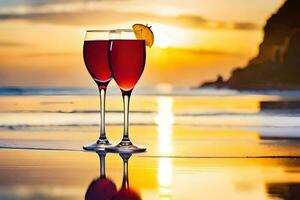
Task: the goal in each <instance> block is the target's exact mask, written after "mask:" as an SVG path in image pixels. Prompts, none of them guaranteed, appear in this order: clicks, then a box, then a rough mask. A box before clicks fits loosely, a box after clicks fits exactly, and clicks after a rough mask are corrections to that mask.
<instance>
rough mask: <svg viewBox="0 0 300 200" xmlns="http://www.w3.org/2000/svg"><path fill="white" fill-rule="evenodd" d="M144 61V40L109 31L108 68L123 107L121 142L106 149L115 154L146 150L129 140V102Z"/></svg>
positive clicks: (130, 33)
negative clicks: (116, 85)
mask: <svg viewBox="0 0 300 200" xmlns="http://www.w3.org/2000/svg"><path fill="white" fill-rule="evenodd" d="M141 31H142V30H141ZM145 59H146V49H145V40H139V39H136V37H135V32H134V31H133V30H131V29H116V30H111V31H110V48H109V64H110V65H109V66H110V69H111V72H112V75H113V78H114V79H115V81H116V83H117V84H118V86H119V87H120V89H121V92H122V97H123V106H124V132H123V139H122V141H121V142H120V143H119V144H117V145H115V146H109V147H106V148H105V150H106V151H109V152H115V153H135V152H144V151H146V148H143V147H138V146H135V145H133V144H132V142H131V141H130V139H129V127H128V126H129V102H130V96H131V93H132V90H133V88H134V86H135V85H136V83H137V82H138V80H139V78H140V77H141V75H142V73H143V71H144V65H145Z"/></svg>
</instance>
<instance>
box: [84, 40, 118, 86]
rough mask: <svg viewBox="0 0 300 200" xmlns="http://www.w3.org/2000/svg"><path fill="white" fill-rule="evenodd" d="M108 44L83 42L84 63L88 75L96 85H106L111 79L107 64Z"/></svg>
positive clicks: (101, 41) (99, 41) (95, 41)
mask: <svg viewBox="0 0 300 200" xmlns="http://www.w3.org/2000/svg"><path fill="white" fill-rule="evenodd" d="M109 44H110V42H109V41H108V40H93V41H85V42H84V46H83V57H84V62H85V65H86V67H87V69H88V71H89V73H90V74H91V76H92V77H93V79H94V80H95V81H96V83H97V84H98V85H99V84H100V85H101V84H106V85H107V84H108V82H109V81H110V80H111V78H112V75H111V72H110V68H109V62H108V61H109V60H108V50H109Z"/></svg>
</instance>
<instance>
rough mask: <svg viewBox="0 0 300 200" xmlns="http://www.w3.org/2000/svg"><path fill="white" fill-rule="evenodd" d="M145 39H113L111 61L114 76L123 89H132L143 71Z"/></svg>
mask: <svg viewBox="0 0 300 200" xmlns="http://www.w3.org/2000/svg"><path fill="white" fill-rule="evenodd" d="M145 59H146V50H145V40H112V41H111V46H110V54H109V62H110V67H111V72H112V74H113V77H114V79H115V81H116V82H117V84H118V85H119V87H120V88H121V89H122V90H123V91H129V90H132V89H133V88H134V86H135V84H136V83H137V82H138V80H139V78H140V76H141V75H142V73H143V70H144V65H145Z"/></svg>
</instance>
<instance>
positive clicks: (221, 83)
mask: <svg viewBox="0 0 300 200" xmlns="http://www.w3.org/2000/svg"><path fill="white" fill-rule="evenodd" d="M224 86H226V82H225V81H224V80H223V77H222V76H220V75H219V76H218V78H217V80H215V81H211V82H205V83H203V84H202V87H216V88H222V87H224Z"/></svg>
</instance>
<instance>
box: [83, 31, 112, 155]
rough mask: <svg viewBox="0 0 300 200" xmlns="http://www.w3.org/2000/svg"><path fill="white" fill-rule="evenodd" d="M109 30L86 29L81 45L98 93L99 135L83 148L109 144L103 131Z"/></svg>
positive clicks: (108, 80)
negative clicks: (93, 141)
mask: <svg viewBox="0 0 300 200" xmlns="http://www.w3.org/2000/svg"><path fill="white" fill-rule="evenodd" d="M109 32H110V31H109V30H87V31H86V34H85V39H84V45H83V57H84V62H85V66H86V68H87V70H88V71H89V73H90V75H91V76H92V77H93V79H94V81H95V82H96V84H97V86H98V89H99V94H100V136H99V139H98V140H97V141H96V142H95V143H93V144H90V145H85V146H83V149H85V150H90V151H97V150H101V149H104V147H105V146H108V145H111V144H110V142H109V141H108V139H107V138H106V133H105V97H106V88H107V85H108V84H109V82H110V80H111V79H112V74H111V71H110V67H109V60H108V53H109V46H110V41H109Z"/></svg>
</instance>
